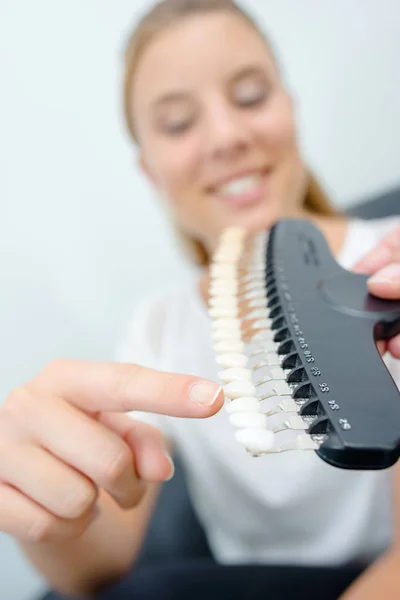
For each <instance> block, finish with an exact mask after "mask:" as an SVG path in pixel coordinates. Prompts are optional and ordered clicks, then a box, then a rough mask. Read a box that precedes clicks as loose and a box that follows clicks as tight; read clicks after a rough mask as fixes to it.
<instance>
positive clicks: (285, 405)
mask: <svg viewBox="0 0 400 600" xmlns="http://www.w3.org/2000/svg"><path fill="white" fill-rule="evenodd" d="M298 410H299V406H298V405H297V404H296V402H295V401H294V400H293V399H292V398H285V399H284V400H283V401H282V402H280V403H279V404H278V405H277V406H275V408H272V409H271V410H269V411H268V412H267V413H266V414H267V415H268V416H272V415H277V414H278V413H281V412H297V411H298Z"/></svg>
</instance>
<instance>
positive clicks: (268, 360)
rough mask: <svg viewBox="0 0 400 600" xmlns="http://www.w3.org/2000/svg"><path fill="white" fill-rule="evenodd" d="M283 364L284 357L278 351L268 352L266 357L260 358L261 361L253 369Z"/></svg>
mask: <svg viewBox="0 0 400 600" xmlns="http://www.w3.org/2000/svg"><path fill="white" fill-rule="evenodd" d="M281 364H282V357H281V356H278V354H277V353H276V352H267V353H266V354H265V355H264V359H263V360H260V362H259V363H257V364H256V365H254V366H253V367H252V369H253V370H254V371H257V370H258V369H262V368H263V367H280V366H281Z"/></svg>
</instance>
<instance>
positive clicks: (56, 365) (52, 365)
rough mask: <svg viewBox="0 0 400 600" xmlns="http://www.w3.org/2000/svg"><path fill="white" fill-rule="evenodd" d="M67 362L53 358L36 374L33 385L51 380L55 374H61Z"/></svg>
mask: <svg viewBox="0 0 400 600" xmlns="http://www.w3.org/2000/svg"><path fill="white" fill-rule="evenodd" d="M67 363H68V361H67V360H65V359H63V358H55V359H53V360H52V361H51V362H49V363H47V365H45V366H44V367H43V369H42V370H41V371H40V372H39V373H38V374H37V376H36V377H35V379H34V381H33V383H37V384H39V385H40V384H41V383H42V382H46V381H47V380H48V379H50V380H52V379H53V377H54V376H55V375H57V373H60V372H62V371H63V370H64V369H65V367H66V365H67Z"/></svg>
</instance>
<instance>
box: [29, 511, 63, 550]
mask: <svg viewBox="0 0 400 600" xmlns="http://www.w3.org/2000/svg"><path fill="white" fill-rule="evenodd" d="M56 530H57V517H54V516H52V515H50V514H46V513H43V514H41V515H38V516H36V517H35V519H34V520H33V521H32V523H31V524H30V525H29V527H28V529H27V534H26V537H27V538H28V540H29V541H30V542H32V543H35V544H37V543H39V542H46V541H49V540H50V539H52V537H53V536H54V533H55V531H56Z"/></svg>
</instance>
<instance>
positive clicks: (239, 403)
mask: <svg viewBox="0 0 400 600" xmlns="http://www.w3.org/2000/svg"><path fill="white" fill-rule="evenodd" d="M225 409H226V412H227V413H228V414H230V415H233V414H234V413H238V412H247V413H249V412H261V403H260V401H259V399H258V398H256V397H255V396H242V397H240V398H236V399H235V400H232V401H231V402H228V403H227V404H226V405H225Z"/></svg>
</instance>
